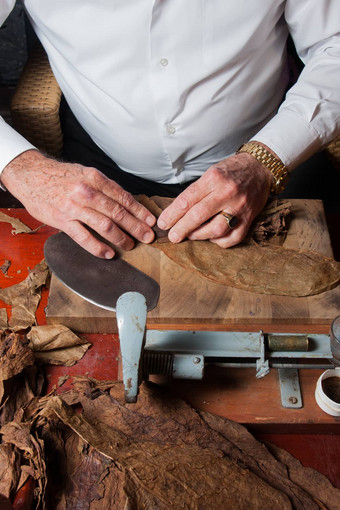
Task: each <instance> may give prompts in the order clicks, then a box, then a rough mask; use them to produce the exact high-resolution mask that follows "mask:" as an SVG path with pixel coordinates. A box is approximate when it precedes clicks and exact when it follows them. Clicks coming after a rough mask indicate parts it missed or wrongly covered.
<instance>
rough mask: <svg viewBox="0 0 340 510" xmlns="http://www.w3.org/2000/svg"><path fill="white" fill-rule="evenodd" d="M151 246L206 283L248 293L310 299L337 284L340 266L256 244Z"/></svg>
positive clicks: (303, 253)
mask: <svg viewBox="0 0 340 510" xmlns="http://www.w3.org/2000/svg"><path fill="white" fill-rule="evenodd" d="M153 246H154V247H155V248H157V249H159V250H161V251H162V252H163V253H165V255H167V256H168V257H169V258H170V259H171V260H173V261H174V262H176V263H177V264H179V265H180V266H182V267H183V268H185V269H187V270H188V271H192V272H194V273H197V274H199V275H200V276H202V277H204V278H206V279H207V280H210V281H213V282H215V283H219V284H221V285H228V286H230V287H236V288H238V289H242V290H248V291H251V292H259V293H262V294H278V295H284V296H295V297H302V296H311V295H314V294H320V293H321V292H324V291H326V290H329V289H332V288H334V287H336V286H337V285H338V284H339V282H340V263H339V262H336V261H335V260H333V259H330V258H328V257H325V256H323V255H320V254H319V253H315V252H307V251H298V250H291V249H286V248H283V247H281V246H275V245H268V246H258V245H256V244H254V245H237V246H233V247H232V248H229V249H227V250H224V249H223V248H220V247H219V246H217V245H216V244H213V243H210V242H209V241H183V242H182V243H180V244H177V245H175V244H171V243H164V244H160V245H158V244H157V243H155V244H153Z"/></svg>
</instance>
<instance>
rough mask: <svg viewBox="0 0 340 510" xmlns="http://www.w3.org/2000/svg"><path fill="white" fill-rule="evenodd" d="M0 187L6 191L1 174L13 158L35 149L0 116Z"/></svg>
mask: <svg viewBox="0 0 340 510" xmlns="http://www.w3.org/2000/svg"><path fill="white" fill-rule="evenodd" d="M0 140H1V148H0V188H1V189H2V190H3V191H6V188H5V186H3V184H1V174H2V172H3V170H4V169H5V167H6V166H7V165H8V163H10V162H11V161H12V160H13V159H14V158H16V157H17V156H19V154H22V153H23V152H25V151H28V150H30V149H36V147H34V145H32V144H31V143H30V142H28V141H27V140H26V139H25V138H24V137H23V136H21V135H20V134H19V133H17V132H16V131H15V130H14V129H13V128H11V127H10V126H9V125H8V124H7V123H6V122H5V121H4V120H3V119H2V118H1V117H0Z"/></svg>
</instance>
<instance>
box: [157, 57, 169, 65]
mask: <svg viewBox="0 0 340 510" xmlns="http://www.w3.org/2000/svg"><path fill="white" fill-rule="evenodd" d="M159 62H160V64H161V66H163V67H166V66H167V65H168V63H169V62H168V59H167V58H161V59H160V61H159Z"/></svg>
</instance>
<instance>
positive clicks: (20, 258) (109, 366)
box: [0, 209, 340, 488]
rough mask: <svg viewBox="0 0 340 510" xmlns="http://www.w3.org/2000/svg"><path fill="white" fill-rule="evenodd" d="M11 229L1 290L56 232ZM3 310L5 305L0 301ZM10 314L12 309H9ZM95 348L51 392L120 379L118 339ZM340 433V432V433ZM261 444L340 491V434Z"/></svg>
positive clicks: (281, 437) (4, 233)
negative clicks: (85, 381) (74, 380)
mask: <svg viewBox="0 0 340 510" xmlns="http://www.w3.org/2000/svg"><path fill="white" fill-rule="evenodd" d="M1 211H3V212H5V213H6V214H8V215H10V216H13V217H18V218H20V219H21V220H22V221H23V222H24V223H26V224H27V225H28V226H30V227H31V228H36V227H38V226H39V222H38V221H36V220H34V219H33V218H32V217H31V216H30V215H29V214H28V213H27V212H26V211H24V210H22V209H12V210H7V209H1ZM11 230H12V229H11V226H10V225H9V224H6V223H0V266H1V265H2V264H3V263H4V261H5V259H8V260H10V261H11V263H12V264H11V267H10V268H9V270H8V277H9V278H6V277H5V275H3V274H2V273H1V272H0V287H7V286H9V285H13V284H15V283H18V282H20V281H22V280H23V279H24V278H26V276H27V275H28V268H33V267H34V266H35V265H36V264H37V263H39V262H40V261H41V260H42V258H43V245H44V242H45V240H46V238H47V237H48V236H49V235H52V234H53V233H54V232H55V229H53V228H51V227H47V226H45V227H43V228H41V229H40V230H39V231H38V232H36V233H34V234H19V235H12V234H11ZM47 298H48V291H47V290H44V291H43V293H42V300H41V303H40V305H39V308H38V311H37V322H38V324H40V325H42V324H45V323H46V321H45V313H44V308H45V306H46V304H47ZM0 306H2V307H3V306H4V304H3V303H2V302H1V301H0ZM7 308H8V311H9V313H10V310H9V308H10V307H7ZM83 336H84V337H86V338H87V339H88V340H89V341H90V342H91V343H92V347H91V349H90V350H89V351H88V353H87V354H86V356H85V357H84V358H83V359H82V360H81V361H79V362H78V363H77V364H76V365H75V366H73V367H69V368H67V367H46V376H47V387H46V391H50V390H51V389H52V387H53V386H54V385H57V384H58V380H59V378H60V377H63V376H65V375H69V376H70V377H72V376H74V375H85V374H86V375H88V376H90V377H94V378H97V379H101V380H112V379H113V380H116V379H117V377H118V361H117V360H118V355H119V342H118V338H117V336H116V335H100V334H95V335H90V334H88V335H83ZM70 382H71V379H70V380H68V381H66V382H65V384H64V385H63V386H62V387H61V388H59V389H58V391H59V392H62V391H64V390H66V389H67V388H68V387H69V386H70ZM339 432H340V431H339ZM255 436H256V437H257V438H258V439H260V440H268V441H270V442H272V443H274V444H276V445H278V446H280V447H282V448H285V449H286V450H287V451H289V452H290V453H292V454H293V455H294V456H295V457H297V458H298V459H299V460H300V461H301V462H302V464H303V465H305V466H309V467H313V468H315V469H317V470H318V471H320V472H321V473H323V474H325V475H326V476H327V477H328V478H329V479H330V481H331V482H332V483H333V484H334V485H335V486H337V487H339V488H340V461H339V459H340V439H339V437H340V436H339V434H292V433H290V434H268V433H266V434H264V433H259V432H258V431H257V432H256V433H255Z"/></svg>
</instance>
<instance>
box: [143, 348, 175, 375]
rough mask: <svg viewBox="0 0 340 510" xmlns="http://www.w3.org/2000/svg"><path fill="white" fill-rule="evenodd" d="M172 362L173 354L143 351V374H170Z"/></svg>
mask: <svg viewBox="0 0 340 510" xmlns="http://www.w3.org/2000/svg"><path fill="white" fill-rule="evenodd" d="M173 364H174V356H173V354H168V353H163V352H152V351H144V355H143V374H144V376H147V375H172V372H173Z"/></svg>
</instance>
